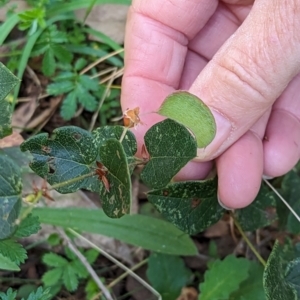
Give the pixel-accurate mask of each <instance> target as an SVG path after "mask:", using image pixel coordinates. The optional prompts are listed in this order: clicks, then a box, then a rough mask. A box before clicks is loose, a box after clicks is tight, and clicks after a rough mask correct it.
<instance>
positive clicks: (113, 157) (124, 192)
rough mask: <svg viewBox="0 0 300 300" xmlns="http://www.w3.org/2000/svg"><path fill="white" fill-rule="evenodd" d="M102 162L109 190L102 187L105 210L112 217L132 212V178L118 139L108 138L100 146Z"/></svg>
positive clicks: (101, 193) (101, 192)
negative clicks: (105, 170)
mask: <svg viewBox="0 0 300 300" xmlns="http://www.w3.org/2000/svg"><path fill="white" fill-rule="evenodd" d="M99 156H100V160H101V163H102V164H103V165H104V166H105V167H106V169H107V174H106V175H105V177H106V179H107V181H108V184H109V191H108V190H107V188H105V186H104V185H103V186H102V188H101V189H100V196H101V202H102V207H103V210H104V212H105V213H106V214H107V215H108V216H109V217H111V218H120V217H122V216H123V215H125V214H129V213H130V204H131V178H130V174H129V170H128V164H127V159H126V155H125V152H124V150H123V147H122V145H121V143H120V142H119V141H118V140H116V139H109V140H107V141H106V142H105V143H104V144H103V145H102V146H100V148H99Z"/></svg>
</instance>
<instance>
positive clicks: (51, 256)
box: [42, 252, 69, 268]
mask: <svg viewBox="0 0 300 300" xmlns="http://www.w3.org/2000/svg"><path fill="white" fill-rule="evenodd" d="M42 260H43V263H44V264H46V265H47V266H49V267H54V268H57V267H65V266H66V265H67V264H68V263H69V262H68V261H67V260H66V259H65V258H63V257H62V256H60V255H58V254H56V253H53V252H50V253H46V254H45V255H44V256H43V259H42Z"/></svg>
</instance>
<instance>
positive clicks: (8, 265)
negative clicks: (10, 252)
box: [0, 253, 20, 299]
mask: <svg viewBox="0 0 300 300" xmlns="http://www.w3.org/2000/svg"><path fill="white" fill-rule="evenodd" d="M0 270H8V271H20V268H19V266H18V265H17V264H16V263H15V262H13V261H12V260H10V259H9V258H8V257H6V256H3V255H2V254H1V253H0ZM1 296H2V295H1V294H0V297H1ZM1 299H10V298H1Z"/></svg>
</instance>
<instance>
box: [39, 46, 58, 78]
mask: <svg viewBox="0 0 300 300" xmlns="http://www.w3.org/2000/svg"><path fill="white" fill-rule="evenodd" d="M55 67H56V64H55V58H54V53H53V51H52V49H51V48H49V49H48V50H47V51H46V52H45V54H44V57H43V62H42V71H43V73H44V75H46V76H52V75H53V74H54V72H55Z"/></svg>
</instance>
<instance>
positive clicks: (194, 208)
mask: <svg viewBox="0 0 300 300" xmlns="http://www.w3.org/2000/svg"><path fill="white" fill-rule="evenodd" d="M216 191H217V178H215V179H210V180H206V181H187V182H176V183H171V184H169V185H167V186H166V187H165V188H163V189H159V190H153V191H150V192H149V193H148V200H149V201H150V202H151V203H152V204H153V205H154V206H155V207H156V208H157V210H158V211H159V212H160V213H161V214H162V215H163V216H164V217H165V218H166V219H167V220H169V221H170V222H171V223H173V224H175V225H176V226H177V227H178V228H180V229H181V230H182V231H184V232H187V233H189V234H195V233H198V232H200V231H204V230H205V229H206V228H207V227H209V226H210V225H212V224H214V223H216V222H217V221H218V220H219V219H220V218H221V217H222V215H223V213H224V209H223V208H222V207H221V206H220V205H219V203H218V199H217V192H216Z"/></svg>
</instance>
